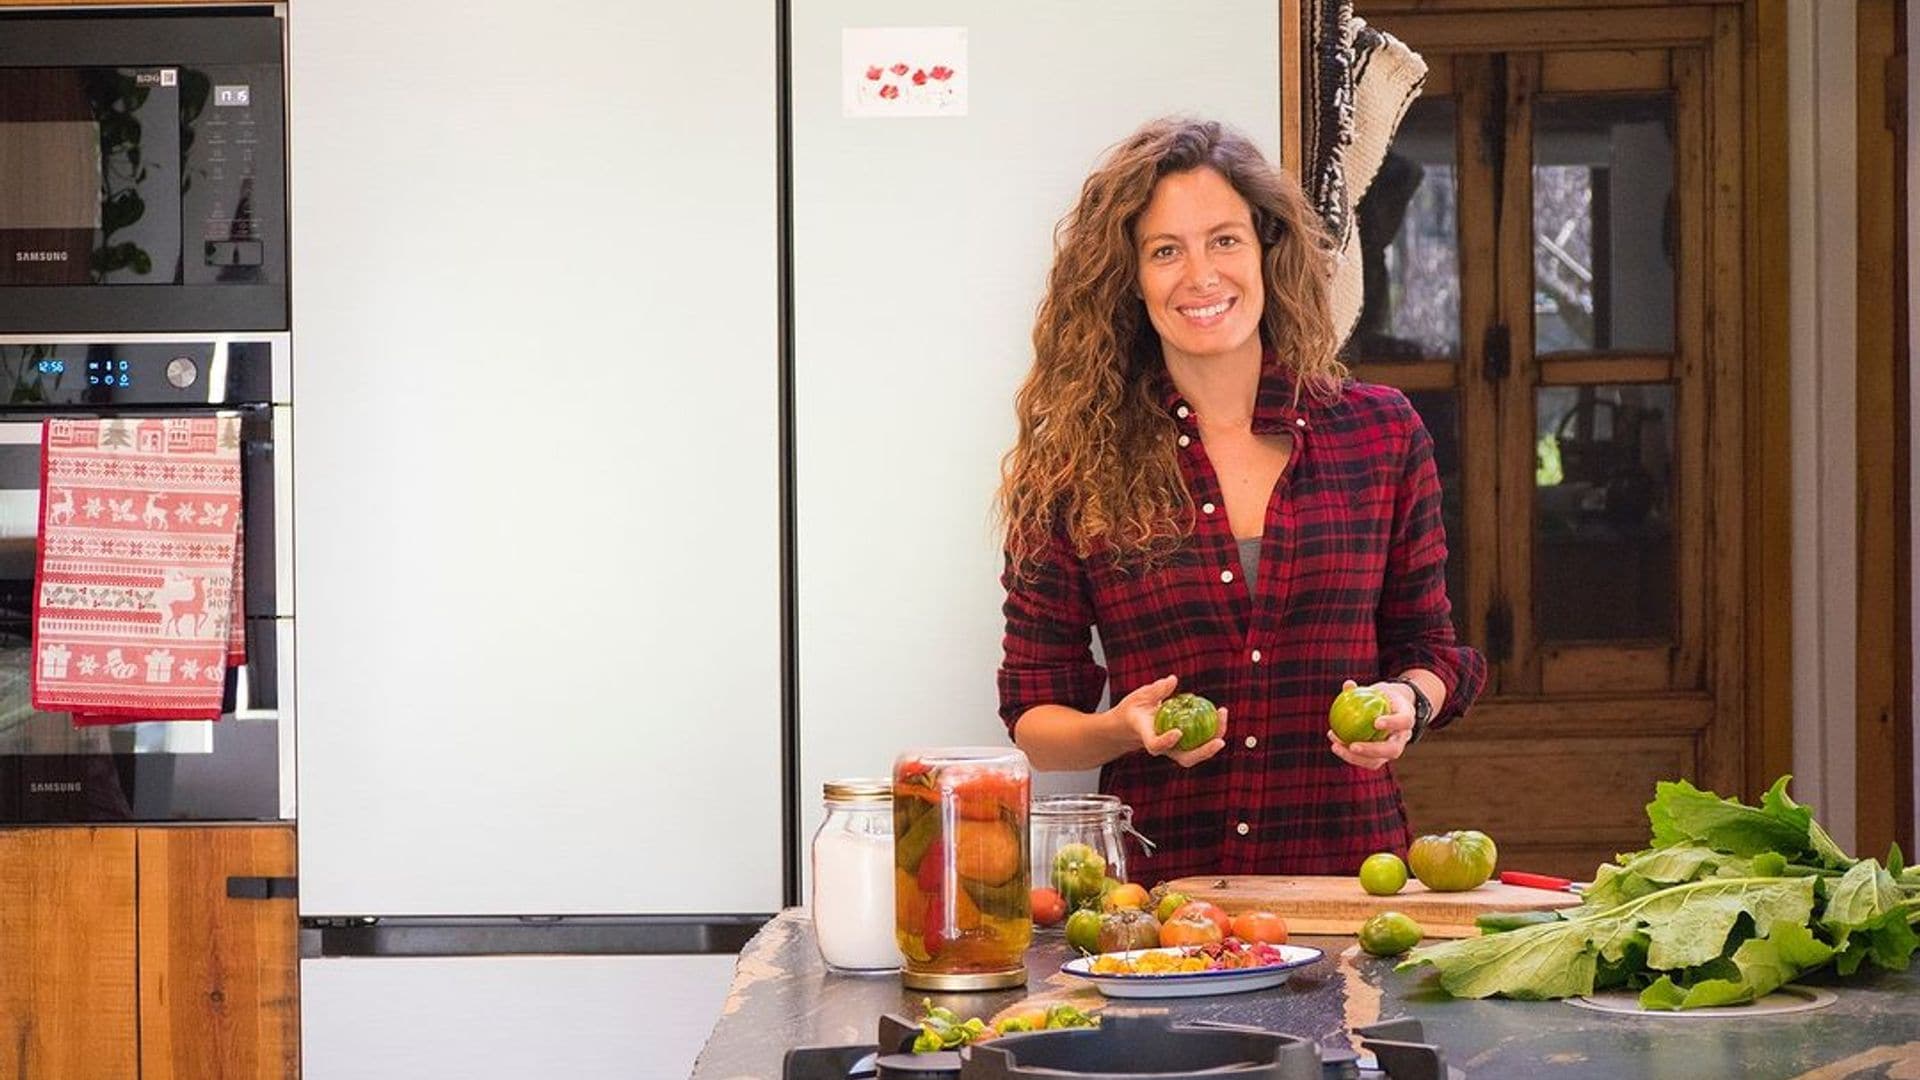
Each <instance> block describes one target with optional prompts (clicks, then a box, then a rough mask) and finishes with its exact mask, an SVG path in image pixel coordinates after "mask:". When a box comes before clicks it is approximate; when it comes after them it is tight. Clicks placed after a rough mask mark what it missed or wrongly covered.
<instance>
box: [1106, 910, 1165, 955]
mask: <svg viewBox="0 0 1920 1080" xmlns="http://www.w3.org/2000/svg"><path fill="white" fill-rule="evenodd" d="M1158 944H1160V920H1158V919H1156V918H1154V917H1153V916H1151V915H1149V914H1147V913H1146V912H1144V911H1139V910H1135V909H1131V908H1123V909H1121V910H1119V911H1110V912H1108V913H1106V914H1105V915H1102V916H1100V938H1099V948H1098V949H1096V950H1095V951H1096V952H1103V953H1106V952H1125V951H1127V950H1128V949H1151V948H1153V947H1154V946H1156V945H1158Z"/></svg>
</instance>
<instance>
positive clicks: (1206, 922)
mask: <svg viewBox="0 0 1920 1080" xmlns="http://www.w3.org/2000/svg"><path fill="white" fill-rule="evenodd" d="M1225 936H1226V935H1225V934H1224V933H1222V932H1221V930H1220V926H1219V924H1217V923H1215V922H1214V921H1213V920H1212V919H1210V918H1208V917H1207V916H1206V913H1205V912H1200V911H1189V912H1186V913H1185V914H1180V915H1175V916H1174V917H1173V918H1172V920H1170V921H1169V922H1168V923H1167V924H1166V925H1165V926H1162V927H1161V928H1160V944H1161V945H1162V946H1165V947H1171V946H1174V945H1205V944H1207V943H1209V942H1214V941H1219V940H1220V939H1221V938H1223V937H1225Z"/></svg>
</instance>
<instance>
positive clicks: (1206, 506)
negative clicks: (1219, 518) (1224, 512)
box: [1200, 503, 1213, 514]
mask: <svg viewBox="0 0 1920 1080" xmlns="http://www.w3.org/2000/svg"><path fill="white" fill-rule="evenodd" d="M1200 512H1201V513H1203V514H1211V513H1213V504H1212V503H1201V504H1200Z"/></svg>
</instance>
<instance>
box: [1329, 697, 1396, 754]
mask: <svg viewBox="0 0 1920 1080" xmlns="http://www.w3.org/2000/svg"><path fill="white" fill-rule="evenodd" d="M1392 711H1393V701H1392V699H1390V698H1388V697H1387V695H1385V694H1383V693H1381V692H1380V691H1378V690H1375V689H1374V688H1373V687H1371V686H1356V687H1353V688H1352V689H1350V690H1342V691H1340V693H1339V695H1338V696H1337V697H1335V698H1334V699H1333V706H1332V707H1331V708H1330V709H1328V710H1327V726H1328V727H1329V728H1331V729H1332V730H1333V734H1334V736H1335V737H1337V738H1338V739H1339V740H1340V741H1341V742H1343V743H1357V742H1378V741H1380V740H1381V739H1384V738H1386V737H1387V733H1386V732H1384V731H1382V730H1380V729H1379V728H1377V727H1374V726H1373V722H1374V721H1375V720H1378V719H1380V718H1381V717H1383V716H1385V715H1387V714H1388V713H1390V712H1392Z"/></svg>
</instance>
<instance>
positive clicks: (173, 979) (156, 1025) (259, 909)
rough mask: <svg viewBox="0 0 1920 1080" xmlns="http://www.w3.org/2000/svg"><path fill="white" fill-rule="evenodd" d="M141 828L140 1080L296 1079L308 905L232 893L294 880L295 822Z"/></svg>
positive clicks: (298, 1067) (287, 900)
mask: <svg viewBox="0 0 1920 1080" xmlns="http://www.w3.org/2000/svg"><path fill="white" fill-rule="evenodd" d="M139 832H140V850H139V858H140V1035H141V1039H140V1076H141V1080H287V1078H291V1077H296V1076H298V1075H299V1074H300V1004H299V941H298V935H299V912H298V910H297V905H298V901H297V900H295V899H294V898H293V897H291V896H286V897H281V898H275V899H267V900H251V899H238V898H235V897H231V896H229V895H228V889H227V882H228V879H229V878H236V877H238V878H290V877H292V876H293V874H294V835H293V829H292V828H290V827H287V826H262V827H257V828H256V827H244V826H234V827H215V828H150V829H141V830H140V831H139Z"/></svg>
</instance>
